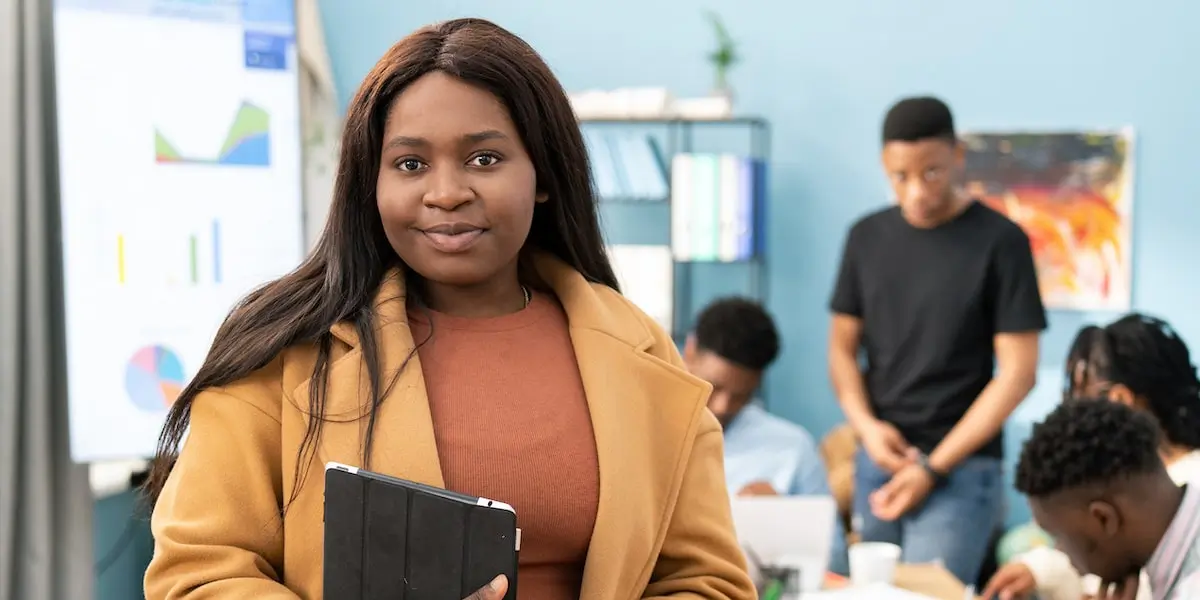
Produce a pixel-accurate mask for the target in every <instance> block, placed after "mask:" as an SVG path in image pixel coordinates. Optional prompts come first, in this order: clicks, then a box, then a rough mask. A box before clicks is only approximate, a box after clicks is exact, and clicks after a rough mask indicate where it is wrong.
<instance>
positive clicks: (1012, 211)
mask: <svg viewBox="0 0 1200 600" xmlns="http://www.w3.org/2000/svg"><path fill="white" fill-rule="evenodd" d="M963 141H964V142H965V144H966V149H967V152H966V178H965V184H966V190H967V191H968V192H969V193H970V194H972V195H973V196H974V197H975V198H979V199H980V200H982V201H983V202H984V203H985V204H987V205H988V206H990V207H992V208H993V209H995V210H997V211H999V212H1001V213H1003V214H1004V215H1006V216H1008V218H1010V219H1012V220H1013V221H1014V222H1016V223H1017V224H1018V225H1020V226H1021V228H1022V229H1024V230H1025V233H1026V234H1027V235H1028V236H1029V240H1030V242H1031V244H1032V246H1033V257H1034V262H1035V263H1036V265H1037V272H1038V285H1039V287H1040V289H1041V292H1042V300H1043V302H1044V303H1045V304H1046V307H1047V308H1057V309H1074V310H1105V311H1109V310H1111V311H1126V310H1129V306H1130V302H1131V284H1132V271H1131V268H1132V263H1131V250H1132V239H1131V238H1132V227H1133V158H1132V156H1133V134H1132V131H1130V130H1121V131H1107V132H1098V133H1095V132H1094V133H1083V132H1061V133H1058V132H1047V133H1038V132H1018V133H983V132H972V133H968V134H966V135H964V136H963Z"/></svg>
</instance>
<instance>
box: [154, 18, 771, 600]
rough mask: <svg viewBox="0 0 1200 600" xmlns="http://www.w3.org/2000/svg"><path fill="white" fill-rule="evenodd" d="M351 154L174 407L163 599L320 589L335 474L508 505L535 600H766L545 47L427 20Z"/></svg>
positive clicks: (681, 375)
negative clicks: (329, 476) (638, 302)
mask: <svg viewBox="0 0 1200 600" xmlns="http://www.w3.org/2000/svg"><path fill="white" fill-rule="evenodd" d="M341 152H342V155H341V161H340V166H339V171H338V177H337V185H336V189H335V193H334V198H333V203H332V207H331V210H330V214H329V219H328V222H327V224H326V227H325V230H324V233H323V235H322V237H321V240H320V241H319V242H318V244H317V246H316V249H315V250H314V251H313V253H312V254H311V255H310V256H309V257H308V258H307V259H306V260H305V261H304V263H303V264H302V265H300V267H299V268H297V269H296V270H295V271H294V272H292V273H290V274H288V275H286V276H284V277H283V278H281V279H279V280H277V281H273V282H271V283H269V284H267V285H265V286H264V287H262V288H261V289H259V290H257V291H255V292H254V293H252V294H250V296H249V297H248V298H246V299H245V300H244V301H243V302H242V303H241V304H240V305H239V306H238V307H237V308H235V309H234V310H233V312H232V314H231V315H230V316H229V318H228V319H227V321H226V322H225V323H224V325H223V326H222V327H221V328H220V330H219V332H218V333H217V335H216V339H215V340H214V341H213V345H212V349H211V351H210V352H209V354H208V357H207V359H206V360H205V362H204V364H203V366H202V367H201V368H200V370H199V372H198V373H197V375H196V377H195V378H194V379H193V380H192V381H191V383H190V384H189V385H188V387H187V389H186V390H184V392H183V394H182V396H181V397H180V399H179V400H178V401H177V402H176V404H175V405H174V406H173V407H172V409H171V412H170V415H169V418H168V420H167V424H166V427H165V428H164V431H163V435H162V439H161V442H160V448H159V454H158V457H157V459H156V462H155V465H154V469H153V472H152V474H151V479H150V481H149V484H148V492H149V497H150V499H151V500H152V501H154V502H155V508H154V516H153V523H152V528H153V532H154V537H155V553H154V560H153V562H152V563H151V565H150V568H149V570H148V571H147V572H146V596H147V598H149V599H151V600H161V599H168V598H171V599H174V598H256V599H263V600H269V599H283V598H288V599H293V598H298V597H299V598H319V597H321V595H322V591H321V572H322V549H321V548H322V543H321V540H322V533H321V532H322V523H321V520H322V489H323V480H322V476H321V474H322V467H323V465H324V463H325V462H327V461H336V462H341V463H347V464H355V465H360V466H362V467H364V468H368V469H371V470H374V471H379V472H383V473H386V474H389V475H393V476H397V477H401V478H404V479H410V480H415V481H419V482H423V483H427V484H432V485H435V486H441V487H447V488H449V489H452V490H455V491H459V492H463V493H468V494H471V495H476V496H486V497H489V498H494V499H497V500H501V501H504V502H507V503H509V504H511V505H513V506H514V507H515V509H516V512H517V518H518V521H519V525H520V527H521V529H522V540H523V541H522V548H521V553H520V566H519V569H518V572H519V578H520V586H518V587H519V593H520V597H521V598H538V599H548V600H552V599H556V598H558V599H566V598H585V599H589V600H590V599H597V600H600V599H605V600H607V599H613V600H616V599H621V600H626V599H629V598H653V597H665V596H675V595H683V596H688V597H692V598H733V599H742V598H752V597H754V595H755V591H754V588H753V585H752V583H751V581H750V579H749V577H748V575H747V574H746V572H745V565H744V560H743V555H742V551H741V549H740V548H739V547H738V545H737V541H736V538H735V536H734V532H733V527H732V523H731V518H730V511H729V499H728V496H727V495H726V493H725V491H724V474H723V468H722V462H721V461H722V459H721V455H722V441H721V430H720V426H719V425H718V424H717V421H716V419H715V418H714V417H713V415H712V414H711V413H710V412H708V410H707V409H706V408H705V403H706V400H707V398H708V394H709V390H710V388H709V387H708V386H707V384H705V383H703V382H701V381H700V380H698V379H696V378H694V377H692V376H690V375H688V374H687V372H686V371H685V370H684V369H683V367H682V362H681V360H680V357H679V353H678V351H677V349H676V347H675V345H674V344H673V342H672V340H671V338H670V336H669V335H668V334H667V333H666V332H664V331H663V330H662V329H661V328H660V327H658V326H657V325H655V324H654V322H653V321H652V320H651V319H650V318H649V317H647V316H646V315H645V314H644V313H642V312H641V311H640V310H638V309H637V308H635V307H634V306H633V305H632V304H631V303H630V302H629V301H627V300H626V299H625V298H623V297H622V296H621V295H620V294H619V293H618V292H617V282H616V279H615V277H614V275H613V270H612V268H611V266H610V265H609V261H608V259H607V256H606V254H605V248H604V244H603V238H602V236H601V232H600V227H599V224H598V218H597V209H596V198H595V197H594V195H593V191H592V190H593V188H592V181H591V176H590V169H589V167H588V158H587V155H586V152H585V150H584V144H583V141H582V136H581V133H580V130H579V125H578V123H577V121H576V119H575V116H574V114H573V112H572V110H571V106H570V104H569V103H568V100H567V97H566V94H565V93H564V92H563V89H562V87H561V85H560V84H559V83H558V81H557V80H556V79H555V78H554V75H553V74H552V73H551V72H550V69H549V68H548V67H547V66H546V64H545V63H544V62H543V61H542V59H541V58H540V57H539V56H538V55H537V53H536V52H534V50H533V49H532V48H530V47H529V46H528V45H527V44H526V43H525V42H523V41H522V40H521V39H519V38H517V37H516V36H514V35H513V34H511V33H509V32H508V31H506V30H504V29H502V28H500V27H498V26H496V25H494V24H492V23H489V22H487V21H483V20H479V19H459V20H454V21H449V22H445V23H441V24H438V25H434V26H430V27H425V28H422V29H420V30H418V31H417V32H415V33H413V34H412V35H410V36H409V37H407V38H405V39H403V40H401V41H400V42H399V43H397V44H396V45H395V46H393V47H392V48H391V49H390V50H389V51H388V52H387V53H386V54H385V55H384V56H383V58H382V59H381V60H380V61H379V63H378V64H377V65H376V66H375V68H374V69H372V70H371V72H370V73H369V74H368V75H367V76H366V79H365V80H364V82H363V84H362V86H361V87H360V89H359V91H358V94H357V95H356V96H355V98H354V99H353V101H352V102H351V103H350V107H349V111H348V114H347V117H346V123H345V133H344V136H343V139H342V149H341ZM185 431H187V432H188V433H187V440H186V442H185V443H184V444H183V447H182V449H180V442H181V441H182V440H183V438H184V433H185ZM493 583H494V584H495V585H494V586H490V587H488V588H485V589H483V590H480V591H479V592H476V593H475V594H474V595H473V597H475V598H480V599H485V598H488V599H490V598H500V597H502V596H503V593H504V589H505V586H506V582H505V581H503V580H498V581H496V582H493Z"/></svg>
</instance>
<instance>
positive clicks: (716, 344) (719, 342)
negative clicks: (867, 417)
mask: <svg viewBox="0 0 1200 600" xmlns="http://www.w3.org/2000/svg"><path fill="white" fill-rule="evenodd" d="M778 354H779V333H778V331H776V329H775V322H774V321H773V320H772V319H771V316H770V315H768V314H767V312H766V311H765V310H763V308H762V306H760V305H759V304H757V303H755V302H753V301H751V300H746V299H743V298H725V299H722V300H718V301H716V302H714V303H712V304H710V305H709V306H708V307H707V308H705V309H704V311H703V312H701V313H700V316H699V317H698V318H697V320H696V329H695V331H694V332H693V333H692V334H691V335H690V336H688V339H687V343H686V345H685V346H684V349H683V360H684V363H685V364H686V365H687V368H688V370H689V371H691V372H692V374H694V375H696V376H697V377H700V378H701V379H704V380H707V381H708V382H709V383H711V384H712V385H713V392H712V396H711V397H710V398H709V401H708V408H709V409H710V410H712V412H713V414H715V415H716V417H717V419H718V420H719V421H720V422H721V425H722V426H724V428H725V480H726V484H727V485H728V487H729V493H730V495H764V494H766V495H777V494H778V495H788V496H815V495H823V496H828V495H830V493H829V482H828V480H827V479H826V475H825V467H824V465H823V464H822V463H821V455H820V453H819V452H818V451H817V446H816V444H815V443H813V439H812V436H810V435H809V434H808V432H807V431H805V430H804V429H803V428H802V427H800V426H799V425H796V424H794V423H792V422H790V421H787V420H785V419H782V418H780V417H777V416H775V415H772V414H771V413H769V412H767V410H766V409H764V408H763V407H762V406H761V405H760V404H758V403H756V402H754V401H753V400H754V394H755V392H757V391H758V387H759V384H760V383H761V382H762V377H763V371H765V370H766V368H767V367H768V366H770V364H771V363H772V362H774V360H775V357H776V356H778ZM836 531H837V534H836V536H835V544H834V549H833V554H832V555H831V557H830V570H832V571H834V572H835V573H840V574H843V575H844V574H845V573H846V570H847V567H846V558H845V553H846V550H845V541H844V537H843V532H842V528H841V527H840V526H839V527H837V528H836Z"/></svg>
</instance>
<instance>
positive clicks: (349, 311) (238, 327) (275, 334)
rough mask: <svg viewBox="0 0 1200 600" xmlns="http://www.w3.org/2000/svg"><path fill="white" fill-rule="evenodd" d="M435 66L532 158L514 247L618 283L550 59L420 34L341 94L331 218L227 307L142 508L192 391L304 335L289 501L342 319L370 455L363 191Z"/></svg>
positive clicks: (311, 451) (369, 191)
mask: <svg viewBox="0 0 1200 600" xmlns="http://www.w3.org/2000/svg"><path fill="white" fill-rule="evenodd" d="M434 71H440V72H444V73H446V74H449V75H452V76H454V77H457V78H459V79H461V80H463V81H465V82H468V83H471V84H473V85H477V86H479V87H480V88H482V89H486V90H488V91H490V92H491V93H492V94H494V95H495V96H496V97H497V98H499V99H500V100H501V102H503V104H504V105H505V107H507V109H508V111H509V114H510V116H511V117H512V120H513V123H514V124H515V125H516V128H517V131H518V132H519V133H520V135H521V140H522V141H523V142H524V144H525V149H526V150H527V152H528V153H529V156H530V158H531V160H532V161H533V165H534V168H535V170H536V172H537V182H538V188H539V190H538V191H540V192H543V193H545V194H546V195H547V197H548V201H547V202H544V203H539V204H538V205H537V207H536V208H535V209H534V213H533V225H532V227H531V229H530V232H529V238H528V240H527V242H526V246H527V247H536V248H538V249H540V250H543V251H546V252H549V253H551V254H553V255H555V256H557V257H558V258H559V259H561V260H563V261H564V262H566V263H567V264H568V265H570V266H572V267H574V268H575V270H577V271H578V272H579V273H581V274H582V275H583V276H584V277H585V278H586V279H588V280H589V281H592V282H595V283H601V284H605V285H608V286H610V287H612V288H613V289H617V287H618V286H617V280H616V276H615V275H614V274H613V269H612V266H611V265H610V264H609V260H608V255H607V253H606V252H605V248H604V240H603V236H602V235H601V232H600V223H599V218H598V215H597V208H596V198H595V195H594V192H593V187H592V180H591V169H590V168H589V163H588V157H587V152H586V150H585V147H584V144H583V136H582V135H581V133H580V130H579V123H578V121H577V120H576V118H575V115H574V112H573V111H572V109H571V105H570V103H569V101H568V100H567V96H566V93H565V92H564V91H563V88H562V85H561V84H560V83H559V82H558V80H557V79H556V78H555V77H554V74H553V73H552V72H551V71H550V68H549V67H548V66H547V65H546V63H545V62H544V61H543V60H542V58H541V57H540V56H539V55H538V54H537V52H535V51H534V50H533V48H531V47H530V46H529V45H528V44H527V43H525V41H524V40H522V39H520V38H519V37H517V36H515V35H513V34H512V33H511V32H509V31H507V30H505V29H504V28H502V27H499V26H498V25H495V24H494V23H491V22H488V21H485V20H482V19H457V20H453V21H447V22H444V23H439V24H436V25H431V26H428V27H424V28H422V29H419V30H417V31H416V32H414V33H412V34H411V35H409V36H408V37H406V38H404V39H403V40H401V41H400V42H398V43H397V44H396V45H394V46H392V48H391V49H390V50H388V52H387V53H386V54H385V55H384V56H383V58H382V59H380V60H379V62H378V63H377V64H376V65H375V67H374V68H373V69H372V70H371V72H370V73H368V74H367V76H366V78H365V79H364V81H363V83H362V85H361V86H360V87H359V90H358V93H357V94H356V95H355V97H354V99H353V101H352V102H351V103H350V106H349V109H348V111H347V114H346V121H345V125H344V132H343V135H342V144H341V157H340V161H339V166H338V172H337V183H336V185H335V187H334V196H333V199H332V203H331V207H330V212H329V218H328V221H327V222H326V224H325V230H324V232H323V233H322V234H321V238H320V240H319V241H318V242H317V244H316V247H315V248H314V250H313V251H312V253H311V254H310V255H309V256H308V257H307V258H306V259H305V260H304V262H303V263H302V264H301V265H300V266H299V267H298V268H296V270H294V271H292V272H291V273H289V274H287V275H285V276H283V277H281V278H280V279H278V280H275V281H272V282H271V283H269V284H267V285H265V286H263V287H262V288H260V289H258V290H256V291H254V292H252V293H251V294H249V295H248V296H247V297H246V298H245V299H244V300H243V301H242V302H241V303H239V305H238V306H237V307H236V308H234V310H233V311H232V312H231V313H230V315H229V317H228V318H226V320H225V322H224V323H223V324H222V325H221V327H220V329H219V330H218V331H217V334H216V337H215V339H214V340H213V344H212V348H211V349H210V350H209V352H208V355H207V357H206V358H205V360H204V364H202V365H201V366H200V369H199V370H198V371H197V373H196V376H195V377H194V378H193V379H192V380H191V382H190V383H189V384H188V385H187V387H186V388H185V389H184V390H183V392H182V393H181V394H180V396H179V399H178V400H176V401H175V403H174V404H173V405H172V406H171V410H170V412H169V413H168V415H167V420H166V424H165V425H164V426H163V430H162V434H161V436H160V437H159V441H158V452H157V456H156V457H155V459H154V462H153V465H152V468H151V472H150V476H149V478H148V480H147V482H146V485H145V487H144V488H143V489H144V492H145V498H146V500H147V501H148V502H149V503H150V504H151V505H153V504H154V502H156V501H157V499H158V495H159V494H160V493H161V491H162V488H163V485H164V484H165V483H166V480H167V477H168V475H169V474H170V471H171V467H172V465H173V464H174V461H175V458H176V457H177V456H178V452H179V444H180V441H181V440H182V438H183V435H184V432H185V431H186V430H187V428H188V423H189V422H190V416H191V408H192V403H193V402H194V401H195V399H196V396H197V395H198V394H200V393H201V392H202V391H204V390H206V389H209V388H213V387H218V386H223V385H227V384H230V383H233V382H235V381H237V380H239V379H242V378H244V377H246V376H247V375H249V374H251V373H252V372H254V371H255V370H258V369H261V368H263V367H264V366H266V365H267V364H268V363H269V362H270V361H271V360H273V359H274V358H275V357H277V356H278V355H279V354H280V353H281V352H282V351H283V350H284V349H285V348H287V347H288V346H292V345H296V344H311V345H313V346H315V347H316V349H317V358H316V364H315V365H314V366H313V376H312V379H311V382H310V389H309V392H310V393H309V398H310V401H309V404H310V405H309V407H308V409H309V414H311V415H312V418H311V419H309V426H308V430H307V431H306V433H305V436H304V438H303V440H302V442H301V446H300V456H299V459H300V460H298V461H297V465H296V477H297V481H298V483H297V485H296V486H295V488H294V490H293V494H292V496H293V498H294V497H295V494H296V492H295V489H298V488H299V487H300V485H301V483H300V482H302V480H303V478H304V475H305V474H306V473H307V472H308V471H309V469H310V468H311V462H312V460H313V458H314V456H315V455H316V447H317V445H318V441H319V438H320V432H321V427H322V425H323V423H324V421H325V408H324V407H325V401H326V395H327V393H328V391H327V389H326V383H327V381H328V377H329V366H330V353H331V349H332V344H333V340H332V337H331V334H330V332H329V329H330V327H332V326H333V325H334V324H335V323H338V322H342V321H348V322H351V323H353V324H354V327H355V329H356V330H357V332H358V335H359V339H360V343H361V352H362V357H363V361H364V363H365V366H366V372H367V373H368V377H369V380H370V394H371V397H370V398H369V399H367V401H368V402H369V405H370V406H371V407H372V408H371V411H370V414H369V415H368V419H369V423H368V427H367V433H366V436H365V439H364V442H363V454H364V457H365V456H366V455H367V454H368V453H369V451H370V445H371V439H372V432H373V429H374V423H375V412H376V410H377V409H378V407H379V405H380V403H381V402H382V401H383V397H384V396H385V395H386V391H385V390H386V389H387V387H388V386H386V385H385V384H384V382H383V381H382V375H381V367H380V363H379V352H378V346H377V343H376V339H375V322H374V314H373V307H372V300H373V298H374V295H375V292H376V290H377V289H378V287H379V286H380V284H381V283H382V281H383V279H384V276H385V275H386V274H387V272H388V270H389V269H391V268H393V267H395V266H399V265H400V259H399V257H397V255H396V254H395V252H394V251H393V250H392V247H391V246H390V245H389V244H388V241H387V238H386V237H385V236H384V232H383V224H382V222H381V221H380V216H379V211H378V208H377V206H376V198H375V185H376V180H377V179H378V176H379V163H380V155H381V153H382V148H383V129H384V122H385V120H386V118H387V113H388V110H389V108H390V107H391V105H392V102H393V101H394V100H395V99H396V97H397V96H398V95H399V94H400V93H402V92H403V91H404V89H405V88H406V87H407V86H408V85H409V84H411V83H412V82H413V81H415V80H416V79H418V78H420V77H421V76H423V75H425V74H427V73H431V72H434ZM214 401H220V400H214Z"/></svg>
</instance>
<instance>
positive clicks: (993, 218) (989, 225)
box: [968, 200, 1029, 245]
mask: <svg viewBox="0 0 1200 600" xmlns="http://www.w3.org/2000/svg"><path fill="white" fill-rule="evenodd" d="M968 210H970V211H971V213H972V217H973V218H972V219H971V223H972V224H973V225H974V228H975V229H977V230H979V231H980V232H984V231H986V232H987V233H988V235H989V237H991V238H993V239H995V240H996V241H998V242H1000V243H1006V244H1026V245H1028V244H1029V236H1028V235H1026V233H1025V230H1024V229H1021V226H1020V225H1018V224H1017V223H1016V222H1015V221H1013V220H1012V219H1010V218H1008V215H1005V214H1004V213H1002V212H1000V211H998V210H996V209H994V208H992V207H990V206H988V205H987V204H984V203H983V202H981V201H979V200H976V201H974V204H973V205H972V206H971V207H970V208H969V209H968Z"/></svg>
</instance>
